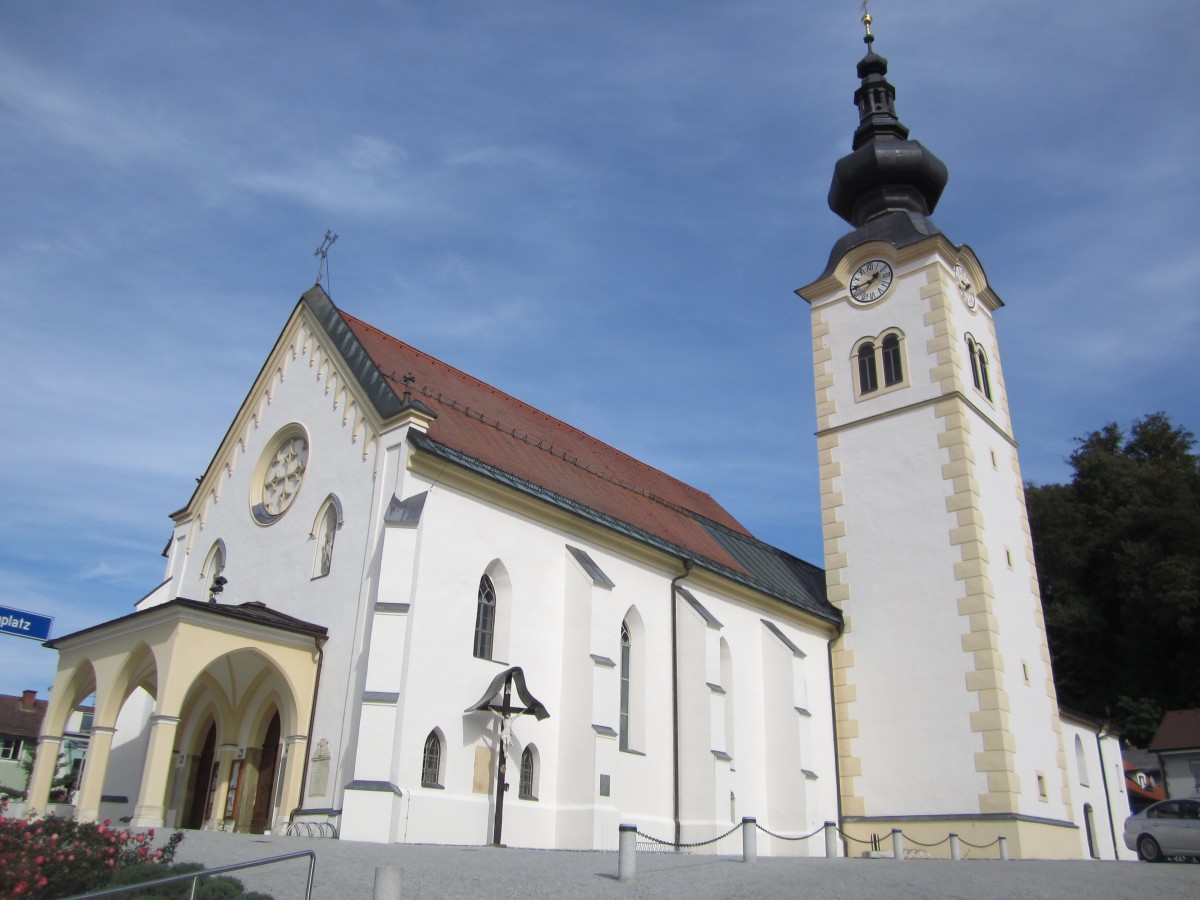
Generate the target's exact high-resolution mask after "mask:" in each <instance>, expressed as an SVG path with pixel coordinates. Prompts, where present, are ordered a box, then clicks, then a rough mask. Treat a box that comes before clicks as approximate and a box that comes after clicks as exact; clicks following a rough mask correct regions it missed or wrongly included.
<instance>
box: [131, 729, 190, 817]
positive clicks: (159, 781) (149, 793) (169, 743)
mask: <svg viewBox="0 0 1200 900" xmlns="http://www.w3.org/2000/svg"><path fill="white" fill-rule="evenodd" d="M178 728H179V716H163V715H155V716H151V717H150V744H149V746H148V747H147V748H146V768H145V771H143V773H142V784H141V787H140V788H139V789H138V799H137V805H136V806H135V807H134V808H133V820H132V821H131V822H130V824H131V825H133V826H134V827H136V828H161V827H162V825H163V819H164V813H165V810H164V808H163V803H164V802H165V801H166V797H167V778H168V777H169V776H170V774H171V755H172V751H173V750H174V749H175V731H176V729H178Z"/></svg>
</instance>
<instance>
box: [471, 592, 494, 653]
mask: <svg viewBox="0 0 1200 900" xmlns="http://www.w3.org/2000/svg"><path fill="white" fill-rule="evenodd" d="M495 636H496V586H495V585H494V584H492V579H490V578H488V577H487V576H486V575H484V576H482V577H480V579H479V593H478V596H477V600H476V604H475V646H474V651H473V652H474V654H475V656H476V658H477V659H491V658H492V641H493V639H494V638H495Z"/></svg>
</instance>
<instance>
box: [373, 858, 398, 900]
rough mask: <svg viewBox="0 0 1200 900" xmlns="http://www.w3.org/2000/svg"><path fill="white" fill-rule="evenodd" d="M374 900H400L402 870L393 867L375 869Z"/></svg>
mask: <svg viewBox="0 0 1200 900" xmlns="http://www.w3.org/2000/svg"><path fill="white" fill-rule="evenodd" d="M371 898H372V900H400V870H399V869H398V868H395V867H393V866H379V867H378V868H376V869H375V893H373V894H372V895H371Z"/></svg>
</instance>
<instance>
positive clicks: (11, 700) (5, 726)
mask: <svg viewBox="0 0 1200 900" xmlns="http://www.w3.org/2000/svg"><path fill="white" fill-rule="evenodd" d="M45 717H46V701H45V700H34V701H33V709H31V710H28V709H25V707H24V706H23V704H22V703H21V698H20V697H14V696H13V695H12V694H0V734H2V735H7V736H9V737H20V738H36V737H37V736H38V732H39V731H40V730H41V728H42V719H44V718H45Z"/></svg>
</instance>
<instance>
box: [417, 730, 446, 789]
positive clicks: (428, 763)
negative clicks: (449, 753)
mask: <svg viewBox="0 0 1200 900" xmlns="http://www.w3.org/2000/svg"><path fill="white" fill-rule="evenodd" d="M441 786H442V736H441V735H440V734H438V732H437V729H436V728H435V729H434V730H433V731H431V732H429V737H427V738H425V752H424V753H423V754H422V755H421V787H441Z"/></svg>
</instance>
